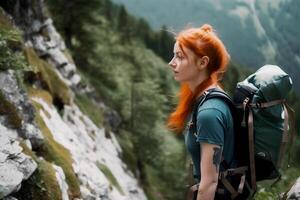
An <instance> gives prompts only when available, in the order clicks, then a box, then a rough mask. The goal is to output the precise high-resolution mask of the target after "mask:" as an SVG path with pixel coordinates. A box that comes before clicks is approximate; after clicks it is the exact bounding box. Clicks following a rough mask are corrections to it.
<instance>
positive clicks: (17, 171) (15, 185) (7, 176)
mask: <svg viewBox="0 0 300 200" xmlns="http://www.w3.org/2000/svg"><path fill="white" fill-rule="evenodd" d="M10 132H12V131H10V129H7V128H6V127H4V126H2V125H1V124H0V199H1V198H3V197H5V196H7V195H9V194H11V193H12V192H14V191H18V190H19V188H20V187H21V182H22V180H26V179H28V178H29V177H30V176H31V175H32V173H33V172H34V171H35V170H36V168H37V164H36V163H35V162H34V161H33V160H32V159H31V158H30V157H29V156H27V155H25V154H23V153H22V148H21V147H20V146H19V142H18V141H16V138H13V137H10Z"/></svg>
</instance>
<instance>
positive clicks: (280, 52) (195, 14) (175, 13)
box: [114, 0, 300, 94]
mask: <svg viewBox="0 0 300 200" xmlns="http://www.w3.org/2000/svg"><path fill="white" fill-rule="evenodd" d="M114 2H117V3H122V4H124V5H125V6H126V8H127V9H128V10H129V11H130V12H132V13H134V14H135V15H137V16H141V17H144V18H145V19H147V20H148V21H149V22H150V24H151V25H152V26H153V27H154V28H156V29H159V28H160V27H161V26H162V25H166V26H167V27H169V28H170V29H175V30H177V31H178V30H180V29H182V28H184V27H185V26H186V25H187V24H188V23H192V24H193V25H194V26H199V25H201V24H203V23H210V24H212V25H213V26H214V27H215V29H216V30H217V31H218V32H219V35H220V36H221V38H222V39H223V41H224V42H225V44H226V46H227V47H228V49H229V52H230V54H231V56H232V59H233V60H235V61H236V62H238V63H243V64H244V65H246V66H248V67H251V68H255V69H257V68H258V67H260V66H262V65H264V64H266V63H271V64H277V65H279V66H281V67H282V68H284V69H285V70H286V71H287V72H288V73H289V74H290V75H291V76H292V78H293V80H294V86H295V89H296V90H297V92H298V94H299V92H300V73H299V72H298V71H299V65H300V59H299V55H298V54H299V48H300V47H299V46H300V43H299V40H298V39H297V36H298V35H299V34H300V28H299V26H298V24H299V22H298V21H299V17H300V16H299V12H298V10H299V8H300V2H299V1H297V0H292V1H286V0H276V1H273V0H266V1H259V0H251V1H247V0H233V1H220V0H214V1H211V0H200V1H197V0H189V1H186V0H175V1H173V0H164V1H159V0H149V1H139V0H114ZM157 5H159V6H157Z"/></svg>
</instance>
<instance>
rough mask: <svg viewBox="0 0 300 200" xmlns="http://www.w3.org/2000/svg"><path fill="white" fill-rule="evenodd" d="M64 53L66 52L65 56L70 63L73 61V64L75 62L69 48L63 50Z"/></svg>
mask: <svg viewBox="0 0 300 200" xmlns="http://www.w3.org/2000/svg"><path fill="white" fill-rule="evenodd" d="M63 53H64V54H65V56H66V57H67V59H68V61H69V62H70V63H73V64H74V63H75V62H74V60H73V58H72V56H71V53H70V51H69V50H68V49H65V50H63Z"/></svg>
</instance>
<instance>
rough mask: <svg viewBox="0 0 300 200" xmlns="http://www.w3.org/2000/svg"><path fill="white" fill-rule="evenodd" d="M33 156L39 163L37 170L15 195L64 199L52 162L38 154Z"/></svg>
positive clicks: (40, 198)
mask: <svg viewBox="0 0 300 200" xmlns="http://www.w3.org/2000/svg"><path fill="white" fill-rule="evenodd" d="M29 151H30V150H29ZM31 154H33V153H31ZM33 157H34V160H35V161H36V162H37V164H38V168H37V170H36V171H35V172H34V173H33V174H32V175H31V177H30V178H29V179H28V180H26V181H24V182H23V183H22V187H21V189H20V190H19V191H18V192H17V193H16V194H14V195H13V196H15V197H16V198H18V199H31V200H62V193H61V190H60V187H59V184H58V182H57V179H56V176H55V170H54V168H53V166H52V164H51V163H49V162H47V161H45V160H39V159H38V158H37V157H36V156H33Z"/></svg>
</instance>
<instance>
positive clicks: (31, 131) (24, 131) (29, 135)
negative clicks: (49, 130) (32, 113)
mask: <svg viewBox="0 0 300 200" xmlns="http://www.w3.org/2000/svg"><path fill="white" fill-rule="evenodd" d="M19 134H20V135H21V137H22V138H24V139H29V140H30V142H31V145H32V148H33V149H36V148H38V147H39V146H41V145H42V144H43V142H44V137H43V135H42V133H41V131H40V129H38V128H37V127H36V126H34V125H33V124H23V125H22V128H21V129H20V130H19Z"/></svg>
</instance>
